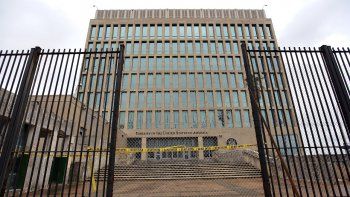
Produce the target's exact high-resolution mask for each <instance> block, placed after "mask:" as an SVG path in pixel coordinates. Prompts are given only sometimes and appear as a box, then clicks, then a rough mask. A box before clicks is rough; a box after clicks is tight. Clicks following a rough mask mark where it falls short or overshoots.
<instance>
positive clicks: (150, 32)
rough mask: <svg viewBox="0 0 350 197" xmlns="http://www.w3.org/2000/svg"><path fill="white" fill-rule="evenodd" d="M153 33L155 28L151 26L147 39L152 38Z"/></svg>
mask: <svg viewBox="0 0 350 197" xmlns="http://www.w3.org/2000/svg"><path fill="white" fill-rule="evenodd" d="M155 32H156V30H155V26H154V25H151V26H150V29H149V37H150V38H154V36H155Z"/></svg>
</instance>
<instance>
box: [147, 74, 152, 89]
mask: <svg viewBox="0 0 350 197" xmlns="http://www.w3.org/2000/svg"><path fill="white" fill-rule="evenodd" d="M147 87H148V89H150V90H152V89H153V74H148V78H147Z"/></svg>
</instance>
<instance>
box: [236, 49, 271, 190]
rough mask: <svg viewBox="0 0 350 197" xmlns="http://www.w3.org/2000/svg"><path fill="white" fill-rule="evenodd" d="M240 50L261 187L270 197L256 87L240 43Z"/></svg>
mask: <svg viewBox="0 0 350 197" xmlns="http://www.w3.org/2000/svg"><path fill="white" fill-rule="evenodd" d="M241 48H242V54H243V61H244V68H245V72H246V76H247V82H248V89H249V97H250V103H251V106H252V113H253V119H254V127H255V134H256V141H257V144H258V152H259V159H260V166H261V173H262V179H263V186H264V193H265V196H271V190H270V182H269V174H268V171H267V164H266V155H265V150H264V141H263V137H262V132H263V131H262V125H261V119H260V117H259V111H258V106H257V103H256V102H255V98H257V91H256V89H255V88H256V87H255V84H254V81H253V77H252V73H251V70H250V66H249V65H250V64H249V59H248V52H247V47H246V45H245V43H242V45H241Z"/></svg>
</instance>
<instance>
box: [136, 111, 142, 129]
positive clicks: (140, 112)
mask: <svg viewBox="0 0 350 197" xmlns="http://www.w3.org/2000/svg"><path fill="white" fill-rule="evenodd" d="M142 122H143V112H142V111H139V112H137V122H136V128H137V129H141V128H142Z"/></svg>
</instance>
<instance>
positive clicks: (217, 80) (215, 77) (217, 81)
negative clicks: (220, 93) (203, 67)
mask: <svg viewBox="0 0 350 197" xmlns="http://www.w3.org/2000/svg"><path fill="white" fill-rule="evenodd" d="M214 87H215V88H216V89H220V78H219V73H215V74H214Z"/></svg>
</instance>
